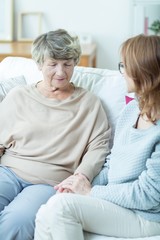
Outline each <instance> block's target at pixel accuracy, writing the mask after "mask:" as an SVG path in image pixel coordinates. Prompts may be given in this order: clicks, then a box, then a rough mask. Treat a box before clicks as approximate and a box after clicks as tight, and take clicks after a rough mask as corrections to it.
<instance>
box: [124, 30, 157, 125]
mask: <svg viewBox="0 0 160 240" xmlns="http://www.w3.org/2000/svg"><path fill="white" fill-rule="evenodd" d="M121 55H122V59H123V63H124V66H125V71H126V73H127V75H128V76H129V77H130V78H132V79H133V81H134V84H135V93H136V95H137V98H138V101H139V108H140V111H141V114H142V115H143V114H146V115H147V117H148V119H149V120H150V121H152V122H155V121H156V119H157V118H159V117H160V37H159V36H156V35H150V36H145V35H143V34H141V35H138V36H135V37H132V38H130V39H128V40H127V41H125V42H124V43H123V44H122V47H121Z"/></svg>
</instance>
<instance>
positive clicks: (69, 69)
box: [41, 59, 75, 89]
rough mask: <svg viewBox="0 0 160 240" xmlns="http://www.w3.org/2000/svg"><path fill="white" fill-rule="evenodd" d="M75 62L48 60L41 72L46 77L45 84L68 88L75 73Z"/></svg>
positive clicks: (71, 60)
mask: <svg viewBox="0 0 160 240" xmlns="http://www.w3.org/2000/svg"><path fill="white" fill-rule="evenodd" d="M74 66H75V63H74V60H73V59H70V60H55V59H46V60H45V61H44V64H43V65H42V67H41V71H42V74H43V77H44V82H46V84H47V85H48V86H49V85H50V86H51V87H55V88H59V89H61V88H64V87H67V86H68V84H69V82H70V80H71V77H72V74H73V71H74Z"/></svg>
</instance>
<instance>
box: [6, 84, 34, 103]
mask: <svg viewBox="0 0 160 240" xmlns="http://www.w3.org/2000/svg"><path fill="white" fill-rule="evenodd" d="M28 88H30V85H25V86H16V87H14V88H12V89H11V90H10V91H9V92H8V94H7V95H6V97H5V98H4V100H3V102H5V101H13V99H14V100H16V99H19V98H22V96H23V98H24V97H25V94H24V93H25V92H27V89H28Z"/></svg>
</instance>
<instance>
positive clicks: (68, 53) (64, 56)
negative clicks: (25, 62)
mask: <svg viewBox="0 0 160 240" xmlns="http://www.w3.org/2000/svg"><path fill="white" fill-rule="evenodd" d="M31 53H32V58H33V60H34V61H35V62H36V63H37V64H39V65H42V64H43V63H44V61H45V59H46V58H51V59H56V60H69V59H73V60H74V62H75V65H77V64H78V62H79V60H80V56H81V47H80V43H79V39H78V36H71V35H70V34H69V33H68V32H67V31H66V30H64V29H58V30H55V31H49V32H47V33H44V34H41V35H40V36H38V37H37V38H36V39H35V40H34V41H33V43H32V48H31Z"/></svg>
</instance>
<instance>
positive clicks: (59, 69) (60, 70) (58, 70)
mask: <svg viewBox="0 0 160 240" xmlns="http://www.w3.org/2000/svg"><path fill="white" fill-rule="evenodd" d="M56 74H57V75H58V76H62V75H64V67H63V65H57V68H56Z"/></svg>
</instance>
